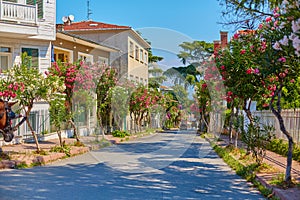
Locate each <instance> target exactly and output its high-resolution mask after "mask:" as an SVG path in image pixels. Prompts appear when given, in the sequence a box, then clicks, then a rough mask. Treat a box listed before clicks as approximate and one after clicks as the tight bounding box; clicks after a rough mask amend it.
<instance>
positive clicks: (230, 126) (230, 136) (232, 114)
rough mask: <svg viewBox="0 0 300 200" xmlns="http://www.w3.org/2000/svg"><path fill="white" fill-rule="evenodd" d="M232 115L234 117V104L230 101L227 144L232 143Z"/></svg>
mask: <svg viewBox="0 0 300 200" xmlns="http://www.w3.org/2000/svg"><path fill="white" fill-rule="evenodd" d="M233 117H234V105H233V103H232V106H231V113H230V118H229V130H228V132H229V144H232V143H233V142H232V124H233Z"/></svg>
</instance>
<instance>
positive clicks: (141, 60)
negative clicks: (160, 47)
mask: <svg viewBox="0 0 300 200" xmlns="http://www.w3.org/2000/svg"><path fill="white" fill-rule="evenodd" d="M140 62H141V63H143V62H144V51H143V49H142V48H140Z"/></svg>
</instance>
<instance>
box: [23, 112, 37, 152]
mask: <svg viewBox="0 0 300 200" xmlns="http://www.w3.org/2000/svg"><path fill="white" fill-rule="evenodd" d="M26 123H27V125H28V127H29V129H30V131H31V134H32V137H33V139H34V141H35V145H36V152H37V153H40V152H41V148H40V144H39V140H38V138H37V136H36V133H35V132H34V130H33V128H32V126H31V124H30V122H29V119H28V118H27V119H26Z"/></svg>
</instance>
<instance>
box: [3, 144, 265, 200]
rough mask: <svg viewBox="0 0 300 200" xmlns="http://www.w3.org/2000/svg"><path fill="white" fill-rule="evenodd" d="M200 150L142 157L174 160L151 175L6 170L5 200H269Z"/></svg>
mask: <svg viewBox="0 0 300 200" xmlns="http://www.w3.org/2000/svg"><path fill="white" fill-rule="evenodd" d="M166 143H167V142H166V141H165V142H161V141H160V142H153V143H143V144H140V143H129V144H122V148H124V149H126V150H127V151H128V152H134V153H138V154H144V153H146V154H149V153H151V152H153V151H154V152H155V150H156V149H159V148H162V147H164V146H166V145H165V144H166ZM201 145H202V143H201V142H194V143H193V144H191V145H190V146H189V147H188V148H187V149H186V151H185V152H184V154H182V155H181V156H180V157H178V158H176V159H174V158H173V157H157V155H155V154H154V156H153V157H147V158H145V157H141V158H139V159H140V160H139V161H140V162H143V163H147V162H154V163H155V162H164V161H163V160H171V162H170V164H169V165H168V166H166V167H164V168H161V169H156V170H154V171H151V172H149V173H126V172H124V171H120V170H117V169H115V168H114V167H112V166H111V165H109V164H107V163H106V162H102V163H98V164H68V165H64V166H47V167H36V168H31V169H23V170H10V171H2V172H0V197H1V198H0V199H1V200H8V199H64V200H65V199H74V200H75V199H112V200H128V199H130V200H139V199H147V200H148V199H180V200H182V199H190V200H192V199H195V200H199V199H210V200H211V199H222V200H223V199H243V200H244V199H264V198H263V197H262V196H261V195H260V194H259V193H258V192H256V191H255V190H252V189H251V186H249V185H248V183H246V182H245V181H244V180H242V179H240V177H238V176H237V175H235V174H234V173H233V172H231V171H230V169H229V168H228V167H227V166H226V165H225V164H224V163H223V162H221V161H220V159H219V158H218V156H217V155H216V154H215V153H213V152H211V151H210V153H208V154H207V155H206V156H205V157H204V158H199V149H200V147H201ZM111 148H112V149H114V148H115V147H111ZM108 149H109V148H108ZM143 159H144V160H143ZM124 165H126V163H125V164H124Z"/></svg>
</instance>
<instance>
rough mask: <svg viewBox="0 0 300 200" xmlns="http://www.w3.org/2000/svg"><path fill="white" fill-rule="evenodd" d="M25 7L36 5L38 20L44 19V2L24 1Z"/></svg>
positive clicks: (38, 0)
mask: <svg viewBox="0 0 300 200" xmlns="http://www.w3.org/2000/svg"><path fill="white" fill-rule="evenodd" d="M26 3H27V5H35V4H37V5H38V18H43V17H44V2H43V0H26Z"/></svg>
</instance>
